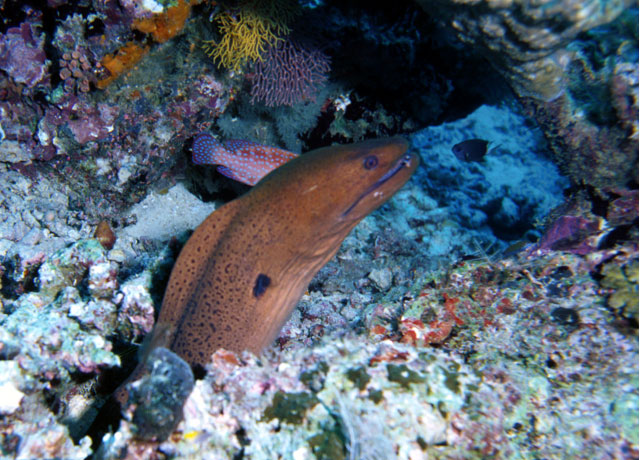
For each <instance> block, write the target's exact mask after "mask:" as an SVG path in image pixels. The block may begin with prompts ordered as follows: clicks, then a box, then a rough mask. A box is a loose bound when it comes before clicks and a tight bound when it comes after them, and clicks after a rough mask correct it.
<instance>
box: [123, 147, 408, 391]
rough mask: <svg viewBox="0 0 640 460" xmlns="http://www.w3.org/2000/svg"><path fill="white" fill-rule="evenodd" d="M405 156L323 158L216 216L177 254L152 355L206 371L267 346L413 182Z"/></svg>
mask: <svg viewBox="0 0 640 460" xmlns="http://www.w3.org/2000/svg"><path fill="white" fill-rule="evenodd" d="M407 148H408V144H407V142H406V141H405V140H404V139H402V138H399V137H395V138H390V139H377V140H370V141H366V142H362V143H358V144H353V145H339V146H332V147H326V148H321V149H317V150H314V151H311V152H308V153H306V154H304V155H301V156H298V157H296V158H294V159H293V160H291V161H288V162H287V163H285V164H284V165H282V166H280V167H279V168H277V169H276V170H274V171H273V172H271V173H270V174H268V175H267V176H266V177H265V178H264V179H263V180H261V181H260V183H259V184H258V185H257V186H256V187H254V188H253V189H251V190H250V191H249V192H248V193H246V194H244V195H242V196H241V197H239V198H237V199H235V200H233V201H231V202H229V203H227V204H225V205H224V206H222V207H220V208H218V209H217V210H216V211H214V212H213V213H212V214H211V215H210V216H209V217H208V218H207V219H206V220H205V221H204V222H202V224H200V226H199V227H198V228H197V229H196V230H195V231H194V232H193V235H191V238H189V240H188V241H187V243H186V244H185V246H184V247H183V248H182V251H181V252H180V255H179V257H178V260H177V261H176V264H175V266H174V267H173V271H172V272H171V277H170V278H169V283H168V285H167V289H166V291H165V294H164V300H163V302H162V308H161V310H160V316H159V317H158V321H157V323H156V325H155V326H154V329H153V332H152V333H151V334H152V335H151V339H150V340H149V342H148V348H149V349H154V348H155V347H165V348H169V349H171V351H173V352H174V353H176V354H178V355H179V356H180V357H181V358H183V359H184V360H185V361H187V362H188V363H189V364H191V365H192V366H198V365H199V366H204V365H205V364H206V363H207V362H208V361H209V359H210V357H211V354H212V353H213V352H215V351H216V350H217V349H219V348H225V349H227V350H231V351H235V352H240V351H243V350H250V351H252V352H254V353H259V352H260V351H261V350H263V349H264V348H265V347H266V346H268V345H269V344H271V343H272V342H273V341H274V340H275V338H276V336H277V335H278V332H279V331H280V329H281V328H282V326H283V324H284V323H285V322H286V321H287V319H288V318H289V316H290V315H291V312H292V311H293V309H294V308H295V306H296V304H297V303H298V301H299V300H300V298H301V297H302V295H303V294H304V292H305V290H306V289H307V285H308V284H309V282H310V281H311V279H312V278H313V276H314V275H315V274H316V273H317V272H318V270H320V269H321V268H322V267H323V266H324V265H325V264H326V263H327V262H328V261H329V260H330V259H331V258H332V257H333V256H334V255H335V254H336V252H337V251H338V248H340V245H341V244H342V241H343V240H344V238H345V237H346V236H347V235H348V234H349V232H350V231H351V230H352V229H353V227H355V226H356V224H357V223H358V222H360V220H362V219H363V218H364V217H365V216H366V215H368V214H369V213H370V212H371V211H373V210H374V209H376V208H378V207H379V206H380V205H382V204H383V203H384V202H386V201H387V200H388V199H389V198H391V197H392V196H393V194H394V193H396V192H397V191H398V189H400V187H402V186H403V185H404V184H405V182H407V180H409V177H411V175H412V174H413V172H414V171H415V169H416V167H417V166H418V157H417V156H416V155H415V154H414V153H407ZM141 367H142V364H141V365H139V366H138V368H141ZM140 372H141V371H140V370H137V371H134V374H133V377H131V378H130V380H132V379H134V378H136V375H139V373H140ZM125 396H126V390H125V385H122V386H121V387H120V389H119V390H118V392H117V393H116V398H117V399H118V400H119V401H123V400H126V398H125Z"/></svg>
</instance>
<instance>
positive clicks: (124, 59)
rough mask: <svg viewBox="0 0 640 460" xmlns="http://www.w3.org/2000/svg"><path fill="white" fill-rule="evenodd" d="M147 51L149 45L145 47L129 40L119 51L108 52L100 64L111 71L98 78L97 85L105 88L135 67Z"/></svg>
mask: <svg viewBox="0 0 640 460" xmlns="http://www.w3.org/2000/svg"><path fill="white" fill-rule="evenodd" d="M147 51H149V48H148V47H144V48H143V47H141V46H139V45H137V44H136V43H134V42H129V43H127V44H126V45H124V46H123V47H122V48H120V49H119V50H118V52H117V53H115V54H107V55H106V56H105V57H103V58H102V61H100V64H101V65H102V67H104V68H105V69H107V70H108V71H109V76H107V77H105V78H102V79H100V80H98V81H97V83H96V86H97V87H98V88H100V89H105V88H106V87H107V86H108V85H109V83H111V82H112V81H113V80H115V79H116V78H118V77H119V76H120V75H121V74H123V73H124V72H127V71H128V70H130V69H131V68H133V66H135V65H136V64H137V63H138V61H139V60H140V59H142V56H144V55H145V54H146V53H147Z"/></svg>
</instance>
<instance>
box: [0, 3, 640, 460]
mask: <svg viewBox="0 0 640 460" xmlns="http://www.w3.org/2000/svg"><path fill="white" fill-rule="evenodd" d="M0 10H1V11H2V19H3V21H2V24H1V25H0V118H1V119H0V358H1V359H0V415H1V417H0V418H1V421H0V457H3V458H5V457H6V458H65V459H66V458H78V459H80V458H88V457H92V458H96V459H100V458H165V457H175V458H189V457H194V458H195V457H197V458H200V457H202V458H216V459H226V458H229V459H232V458H235V459H237V458H241V457H242V458H247V459H253V460H259V459H272V458H292V459H295V460H299V459H310V460H311V459H347V458H349V459H351V458H401V459H405V458H406V459H411V460H417V459H424V458H478V459H481V458H499V459H523V458H524V459H537V458H549V459H553V458H594V459H596V458H598V459H599V458H620V459H627V458H630V459H631V458H637V457H638V449H639V441H638V412H639V409H638V378H637V377H638V186H637V168H638V161H637V153H638V147H637V144H638V99H639V98H638V65H637V63H638V51H637V50H638V45H637V43H638V7H637V2H635V3H630V2H628V1H626V0H602V1H596V0H593V1H587V2H578V1H575V0H541V1H540V2H537V3H532V2H516V1H501V2H495V1H494V2H477V1H465V0H437V1H433V2H425V1H420V2H413V1H406V2H402V1H400V2H383V3H376V4H375V5H374V4H373V3H371V2H366V1H352V2H343V1H340V0H315V1H313V0H311V1H307V0H305V1H299V2H298V1H293V0H281V1H267V0H260V1H244V0H241V1H233V2H232V1H229V2H214V1H208V2H204V1H202V2H198V1H186V0H150V1H147V0H145V1H140V0H120V1H114V0H105V1H95V0H86V1H82V2H66V1H64V0H49V1H47V2H19V1H17V0H0ZM251 25H255V26H257V28H256V29H254V30H249V29H248V26H251ZM460 39H462V40H460ZM203 43H204V44H205V46H206V51H207V52H208V53H209V54H213V57H214V59H213V60H212V59H210V57H209V56H207V52H203V46H202V45H203ZM292 43H297V44H298V45H297V46H300V47H301V49H302V48H304V49H305V50H306V54H304V56H306V57H307V58H309V59H308V60H307V61H306V62H307V63H310V64H311V65H312V66H314V65H315V66H318V67H322V69H321V72H319V74H318V75H316V76H317V77H318V80H322V82H321V83H322V84H321V85H320V84H318V85H315V86H310V87H308V88H307V87H302V86H300V87H297V89H296V91H297V92H298V93H299V94H302V97H301V98H294V97H291V98H289V96H284V95H283V96H282V97H278V98H275V97H274V101H275V100H276V99H277V100H278V101H283V102H284V101H288V102H291V103H292V104H293V105H279V106H271V105H268V104H265V102H268V100H267V96H265V97H264V98H262V99H260V97H259V95H258V93H259V91H257V90H254V94H253V102H257V103H252V101H251V99H252V94H251V88H252V85H256V84H258V83H260V84H262V83H266V82H267V80H266V79H263V80H259V78H260V77H259V76H258V74H259V73H260V74H264V72H263V71H266V70H267V69H273V68H274V67H273V64H274V62H273V61H272V60H270V59H268V56H269V55H270V53H271V52H275V51H277V50H289V51H291V50H292V48H289V45H291V44H292ZM312 44H313V46H312ZM296 50H298V48H296ZM312 50H322V54H317V53H316V51H312ZM223 55H224V58H223ZM292 55H293V54H292ZM298 57H300V56H298ZM261 58H262V60H261ZM329 59H330V62H331V73H330V74H329V73H328V69H327V65H328V60H329ZM281 64H283V65H284V64H287V63H285V62H282V63H281ZM289 64H290V62H289ZM270 66H271V67H270ZM284 67H286V66H284ZM305 69H306V71H308V70H309V69H308V68H304V69H303V70H305ZM277 70H282V69H280V68H279V69H277ZM297 70H300V68H297ZM303 73H304V72H302V73H300V74H298V76H301V75H303ZM265 75H266V74H265ZM316 76H311V78H314V79H315V78H316ZM501 76H502V77H501ZM265 88H266V90H265V92H264V94H265V95H266V94H272V95H276V94H280V93H279V92H278V91H280V90H281V89H282V88H279V87H276V86H265ZM293 88H294V86H289V87H286V88H284V91H286V92H287V91H288V92H287V94H289V93H291V94H293ZM305 88H306V89H305ZM512 89H513V90H515V95H514V94H513V92H512ZM305 91H306V93H305ZM314 98H315V99H314ZM525 115H526V116H525ZM203 131H207V132H212V133H213V134H214V135H217V136H218V137H220V138H221V140H222V141H225V140H228V139H232V138H236V139H244V140H248V141H252V142H257V143H260V144H265V145H269V146H273V147H278V148H286V149H288V150H291V151H295V152H303V153H302V154H303V155H304V152H305V151H307V150H310V149H314V148H317V147H322V146H327V145H331V144H335V143H350V142H354V141H357V140H361V139H368V138H372V137H386V136H391V135H396V134H398V133H401V134H404V135H405V136H406V137H408V138H410V143H411V149H413V151H415V152H416V153H417V154H419V155H420V156H421V159H422V164H421V166H420V168H419V169H418V170H417V171H416V174H415V175H414V177H413V178H412V180H411V181H410V182H409V183H407V184H406V186H405V187H404V188H403V189H402V190H400V191H399V192H398V193H397V194H396V195H395V196H394V197H393V199H391V200H390V201H389V202H387V204H385V205H384V206H383V207H382V208H381V209H379V210H378V211H376V212H375V213H373V214H372V215H370V216H368V217H367V218H366V219H364V220H363V221H362V222H361V223H360V224H359V225H358V226H357V227H356V228H355V229H354V230H353V232H351V233H350V234H349V235H348V236H347V238H346V239H345V241H344V244H343V245H342V246H341V248H340V249H339V250H338V252H337V254H336V256H335V257H334V258H333V259H332V260H331V261H330V262H329V263H328V264H327V265H326V266H325V267H324V268H323V269H322V270H320V272H318V274H317V275H316V277H315V278H314V279H313V280H312V281H311V283H310V284H309V286H308V291H307V292H306V293H305V295H304V296H303V297H302V299H301V300H300V302H299V304H298V305H297V307H296V308H295V310H294V312H293V314H292V316H291V318H290V320H289V321H288V322H287V323H286V324H285V325H284V327H283V328H282V330H281V331H280V333H279V336H278V338H277V340H276V341H275V343H273V345H272V346H270V347H269V348H268V350H266V352H265V353H263V354H262V355H260V356H253V355H251V354H248V353H244V354H240V355H234V354H231V353H229V352H225V351H224V350H219V351H217V352H216V353H215V354H214V355H213V356H212V357H211V359H210V360H209V362H208V363H207V364H206V366H205V369H195V372H193V371H192V370H190V369H189V368H188V367H187V366H184V363H182V362H181V361H179V360H178V359H176V358H175V356H172V355H171V354H170V353H168V352H167V353H164V351H163V353H161V356H158V357H155V356H154V357H153V358H154V359H151V360H150V361H147V363H148V364H149V366H148V367H150V371H151V372H150V373H149V374H148V375H145V376H144V377H143V379H139V380H137V381H132V382H127V384H128V387H127V388H129V389H131V396H132V399H131V401H130V403H129V404H124V405H123V406H125V407H124V409H125V411H124V414H121V413H120V411H119V410H118V411H116V412H114V413H111V412H109V411H107V410H106V409H108V408H109V407H110V406H109V404H108V402H107V400H108V398H109V396H110V395H111V394H112V393H113V391H114V390H115V389H116V388H117V387H118V385H120V384H121V383H122V382H124V381H126V379H127V376H128V375H129V373H130V370H131V369H133V368H134V367H135V365H136V361H137V360H136V354H137V353H136V349H140V348H141V345H142V344H143V343H144V339H145V337H146V336H148V334H149V332H150V331H151V330H152V328H153V326H154V322H155V318H156V317H157V314H158V311H157V309H158V306H159V305H160V304H161V301H162V296H163V293H164V290H165V287H166V283H167V278H168V275H169V272H170V270H171V267H172V265H173V263H174V260H175V257H176V256H177V254H178V253H179V250H180V246H181V244H182V243H183V242H184V241H185V240H186V238H187V237H188V235H189V233H190V232H191V231H192V229H193V228H195V227H196V226H197V225H198V224H199V223H200V222H202V220H203V219H204V218H206V216H207V215H209V214H210V213H211V212H213V211H215V210H216V209H217V208H218V207H219V206H221V205H222V204H224V203H225V202H228V201H230V200H232V199H234V198H235V197H237V196H238V195H239V194H242V193H246V192H247V187H246V186H244V185H242V184H237V183H233V181H229V180H227V179H225V178H221V177H220V176H219V175H217V174H215V172H212V171H211V169H212V168H207V167H206V166H193V164H192V163H191V160H190V158H191V154H192V151H191V147H192V145H193V142H192V141H193V138H194V136H195V135H196V134H197V133H200V132H203ZM469 139H480V140H482V141H486V142H487V143H488V144H487V152H486V154H485V155H484V156H480V157H473V158H471V157H469V158H468V159H472V160H474V161H466V159H465V158H464V157H463V158H462V159H458V158H457V157H456V155H455V154H454V153H453V152H452V147H454V146H455V145H458V144H460V143H461V142H464V141H466V140H469ZM475 160H477V161H475ZM554 163H555V165H554ZM563 174H564V176H563ZM263 211H264V210H262V209H258V210H256V212H263ZM139 354H140V355H142V356H144V347H142V349H141V350H140V353H139ZM155 358H157V359H155ZM154 370H155V372H154ZM194 373H195V377H196V380H195V383H194V382H193V381H192V378H193V377H194V375H192V374H194ZM134 380H135V379H134ZM192 386H193V388H192ZM185 399H186V400H185ZM125 403H126V401H125ZM103 410H104V412H101V411H103ZM163 422H165V423H163Z"/></svg>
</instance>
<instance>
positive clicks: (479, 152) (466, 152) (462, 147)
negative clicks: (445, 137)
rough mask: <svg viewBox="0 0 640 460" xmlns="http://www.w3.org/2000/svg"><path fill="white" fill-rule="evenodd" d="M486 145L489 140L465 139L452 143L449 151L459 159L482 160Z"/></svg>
mask: <svg viewBox="0 0 640 460" xmlns="http://www.w3.org/2000/svg"><path fill="white" fill-rule="evenodd" d="M488 145H489V141H485V140H484V139H467V140H466V141H462V142H460V143H459V144H456V145H454V146H453V147H452V148H451V151H452V152H453V154H454V155H455V156H456V158H457V159H458V160H460V161H482V159H483V158H484V156H485V154H486V153H487V146H488Z"/></svg>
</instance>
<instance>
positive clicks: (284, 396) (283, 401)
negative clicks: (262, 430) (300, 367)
mask: <svg viewBox="0 0 640 460" xmlns="http://www.w3.org/2000/svg"><path fill="white" fill-rule="evenodd" d="M319 402H320V401H318V398H316V397H315V395H313V394H311V393H305V392H300V393H284V392H282V391H278V392H277V393H276V394H275V395H274V396H273V401H272V402H271V405H270V406H269V407H267V408H266V409H265V411H264V417H263V420H266V421H269V420H273V419H278V420H282V421H283V422H286V423H290V424H293V425H299V424H301V423H302V422H303V420H304V417H305V414H306V413H307V411H308V410H309V409H311V408H312V407H313V406H315V405H316V404H318V403H319Z"/></svg>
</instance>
